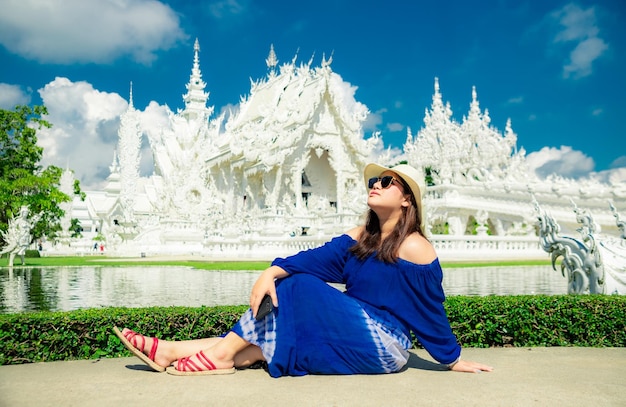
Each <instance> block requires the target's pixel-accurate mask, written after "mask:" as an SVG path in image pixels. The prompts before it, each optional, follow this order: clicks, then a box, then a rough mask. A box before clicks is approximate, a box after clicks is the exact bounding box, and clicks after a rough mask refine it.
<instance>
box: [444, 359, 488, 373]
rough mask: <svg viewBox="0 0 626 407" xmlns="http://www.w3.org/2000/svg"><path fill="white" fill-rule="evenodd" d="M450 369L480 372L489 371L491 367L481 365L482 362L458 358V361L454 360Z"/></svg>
mask: <svg viewBox="0 0 626 407" xmlns="http://www.w3.org/2000/svg"><path fill="white" fill-rule="evenodd" d="M450 370H454V371H455V372H466V373H481V372H491V371H492V370H493V367H491V366H487V365H483V364H482V363H477V362H472V361H470V360H463V359H459V361H458V362H456V363H455V364H454V366H452V368H451V369H450Z"/></svg>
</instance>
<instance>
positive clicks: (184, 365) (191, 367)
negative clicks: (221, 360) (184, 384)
mask: <svg viewBox="0 0 626 407" xmlns="http://www.w3.org/2000/svg"><path fill="white" fill-rule="evenodd" d="M196 356H197V357H198V361H199V362H200V363H201V364H202V365H203V366H204V367H205V369H203V368H202V366H199V365H198V364H197V363H195V362H194V361H193V360H191V357H186V358H181V359H179V360H178V363H177V365H176V370H179V371H182V372H200V371H202V370H216V367H215V364H214V363H213V362H211V360H210V359H209V358H207V357H206V355H205V354H204V352H203V351H200V352H198V353H196Z"/></svg>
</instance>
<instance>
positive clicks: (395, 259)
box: [114, 164, 492, 377]
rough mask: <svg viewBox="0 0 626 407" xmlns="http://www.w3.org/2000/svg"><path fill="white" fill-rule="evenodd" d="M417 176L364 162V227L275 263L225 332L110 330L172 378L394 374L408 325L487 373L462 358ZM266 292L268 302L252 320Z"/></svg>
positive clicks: (463, 367) (455, 360)
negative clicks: (172, 335) (187, 334)
mask: <svg viewBox="0 0 626 407" xmlns="http://www.w3.org/2000/svg"><path fill="white" fill-rule="evenodd" d="M418 179H419V173H418V172H417V171H416V170H415V169H414V168H413V167H410V166H408V165H404V164H401V165H398V166H395V167H392V168H386V167H383V166H380V165H377V164H369V165H367V166H366V167H365V182H366V184H367V186H368V188H369V190H370V192H369V196H368V198H367V204H368V206H369V208H370V209H369V211H368V216H367V220H366V222H365V225H363V226H359V227H357V228H354V229H352V230H350V231H348V232H347V233H346V234H344V235H341V236H338V237H335V238H334V239H332V240H331V241H330V242H328V243H326V244H325V245H323V246H321V247H318V248H316V249H312V250H306V251H302V252H300V253H298V254H295V255H293V256H290V257H287V258H278V259H276V260H274V262H273V263H272V265H271V267H269V268H268V269H266V270H265V271H264V272H263V273H262V274H261V275H260V276H259V278H258V279H257V281H256V283H255V284H254V286H253V288H252V292H251V295H250V309H249V310H248V311H247V312H245V313H244V315H243V316H242V317H241V319H240V320H239V321H238V322H237V323H236V324H235V326H234V327H233V328H232V329H231V330H230V332H228V333H227V334H226V335H224V336H223V337H217V338H204V339H196V340H189V341H165V340H158V339H157V338H150V337H146V336H143V335H141V334H138V333H136V332H133V331H131V330H129V329H128V328H124V329H123V330H122V331H120V330H119V329H118V328H114V331H115V333H116V335H117V336H118V337H119V338H120V340H121V341H122V342H123V343H124V345H125V346H126V347H127V348H128V349H130V350H131V351H132V352H133V353H134V354H135V355H136V356H138V357H139V358H140V359H141V360H142V361H144V362H145V363H146V364H148V365H149V366H150V367H152V368H153V369H154V370H157V371H165V370H167V372H168V373H171V374H175V375H204V374H226V373H234V372H235V368H245V367H249V366H251V365H252V364H255V363H257V362H266V363H267V370H268V372H269V374H270V375H271V376H273V377H279V376H284V375H291V376H301V375H306V374H374V373H391V372H397V371H399V370H400V369H402V367H404V366H405V365H406V363H407V362H408V360H409V352H408V349H410V348H411V346H412V343H411V332H413V333H414V334H415V336H416V337H417V339H418V340H419V342H420V343H421V344H422V345H423V346H424V348H425V349H426V351H428V353H429V354H430V355H431V356H432V357H433V358H434V359H435V360H436V361H438V362H439V363H441V364H442V365H443V366H444V367H447V368H449V369H451V370H454V371H459V372H481V371H491V370H492V368H491V367H490V366H487V365H484V364H481V363H476V362H471V361H468V360H465V359H461V347H460V346H459V344H458V343H457V339H456V337H455V335H454V334H453V333H452V330H451V328H450V324H449V322H448V318H447V315H446V312H445V309H444V306H443V302H444V299H445V296H444V292H443V288H442V286H441V282H442V270H441V266H440V265H439V260H438V258H437V255H436V253H435V250H434V248H433V246H432V245H431V244H430V242H429V241H428V240H427V239H426V237H425V236H424V233H423V228H422V219H423V214H422V202H421V190H420V187H419V185H418V182H417V181H418ZM327 282H330V283H343V284H345V287H346V290H345V292H341V291H339V290H337V289H336V288H334V287H332V286H330V285H328V284H327ZM266 294H269V295H270V297H271V300H272V303H273V306H274V308H273V310H272V311H271V312H270V313H269V314H268V315H267V316H265V317H263V318H261V319H260V320H257V319H256V318H255V316H256V315H257V312H258V310H259V305H260V304H261V302H262V299H263V297H264V296H265V295H266Z"/></svg>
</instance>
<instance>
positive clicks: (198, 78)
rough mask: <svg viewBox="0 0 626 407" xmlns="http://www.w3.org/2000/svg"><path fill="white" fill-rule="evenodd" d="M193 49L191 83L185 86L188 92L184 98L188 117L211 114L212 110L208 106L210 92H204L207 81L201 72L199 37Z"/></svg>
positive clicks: (185, 113) (185, 111) (184, 112)
mask: <svg viewBox="0 0 626 407" xmlns="http://www.w3.org/2000/svg"><path fill="white" fill-rule="evenodd" d="M193 51H194V56H193V67H192V68H191V75H190V76H189V83H188V84H187V85H186V86H185V87H186V88H187V93H186V94H185V95H183V100H184V101H185V109H184V111H183V115H184V116H185V117H187V118H188V119H192V118H196V117H198V116H199V115H201V114H205V113H206V114H210V110H209V109H207V107H206V103H207V101H208V99H209V93H208V92H204V88H205V87H206V83H204V81H203V80H202V72H200V57H199V53H200V43H199V42H198V39H197V38H196V42H195V43H194V45H193Z"/></svg>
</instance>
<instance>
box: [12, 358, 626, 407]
mask: <svg viewBox="0 0 626 407" xmlns="http://www.w3.org/2000/svg"><path fill="white" fill-rule="evenodd" d="M463 357H464V358H465V359H471V360H476V361H480V362H484V363H486V364H490V365H493V366H494V367H495V370H494V371H493V372H491V373H482V374H463V373H456V372H448V371H442V370H441V369H440V367H439V365H437V364H435V363H433V362H432V359H430V357H429V356H428V355H427V354H426V352H424V351H423V350H417V351H414V352H413V356H412V357H411V360H410V361H409V366H408V368H407V369H405V370H404V371H402V372H400V373H397V374H389V375H372V376H364V375H355V376H304V377H283V378H280V379H273V378H271V377H269V376H268V375H267V373H266V372H265V371H263V370H241V371H238V372H236V373H235V374H234V375H226V376H201V377H177V376H171V375H168V374H166V373H154V372H151V371H148V370H146V369H147V368H146V367H145V366H144V365H143V364H141V362H140V361H139V360H138V359H135V358H117V359H101V360H80V361H68V362H49V363H34V364H26V365H11V366H0V406H114V405H124V406H147V405H152V406H166V405H168V406H186V405H202V406H212V405H221V406H255V407H257V406H273V407H275V406H316V407H317V406H409V405H420V406H442V405H444V406H445V405H457V404H458V405H464V406H528V405H533V406H624V405H626V348H556V347H555V348H493V349H464V350H463Z"/></svg>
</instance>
